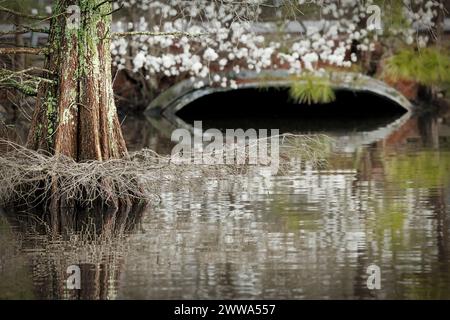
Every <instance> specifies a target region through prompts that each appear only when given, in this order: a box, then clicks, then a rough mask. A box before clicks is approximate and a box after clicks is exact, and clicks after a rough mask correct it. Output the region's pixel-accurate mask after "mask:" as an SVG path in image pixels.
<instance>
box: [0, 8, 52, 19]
mask: <svg viewBox="0 0 450 320" xmlns="http://www.w3.org/2000/svg"><path fill="white" fill-rule="evenodd" d="M0 12H5V13H9V14H12V15H14V16H17V17H22V18H26V19H34V20H46V19H48V18H49V17H47V16H38V15H34V14H27V13H23V12H18V11H14V10H12V9H8V8H5V7H3V6H0Z"/></svg>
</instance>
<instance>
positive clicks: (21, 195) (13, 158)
mask: <svg viewBox="0 0 450 320" xmlns="http://www.w3.org/2000/svg"><path fill="white" fill-rule="evenodd" d="M269 139H270V138H267V139H266V142H267V143H268V144H269V146H268V150H270V141H269ZM279 139H280V156H279V171H278V172H279V173H280V172H283V171H285V170H287V169H288V168H289V167H291V166H293V165H295V166H298V165H301V164H302V163H304V162H310V163H312V164H313V165H318V164H320V163H321V162H322V161H324V158H325V156H326V154H327V152H329V149H330V148H329V145H330V139H329V138H327V137H325V136H313V137H311V136H298V135H283V136H280V137H279ZM263 142H264V141H263V140H257V141H256V142H252V143H263ZM1 144H3V145H6V149H7V150H8V151H7V152H6V153H4V154H2V155H0V205H7V204H10V203H21V204H26V205H27V206H37V205H38V204H41V203H43V202H46V201H49V200H54V199H55V198H56V199H62V200H63V201H62V202H63V203H65V204H67V203H70V201H74V203H77V204H78V205H81V206H86V205H91V204H93V203H98V202H101V203H106V204H112V205H113V206H114V205H116V204H117V200H118V199H131V200H133V199H135V200H143V201H145V202H147V203H158V202H159V195H160V194H161V192H163V191H164V190H167V188H170V189H171V190H173V189H181V188H189V187H194V186H195V185H198V183H199V182H200V181H202V180H206V179H211V178H214V179H226V178H229V177H230V176H234V177H235V176H237V175H244V174H248V173H249V171H253V172H255V170H258V169H260V168H261V167H260V166H258V165H251V164H248V162H245V161H242V160H245V159H248V157H249V145H248V143H247V146H246V148H240V149H237V147H236V146H235V147H234V148H235V150H236V151H237V153H236V158H241V162H238V163H244V164H196V163H194V162H193V161H191V162H189V161H188V162H180V161H174V158H173V157H170V156H161V155H159V154H157V153H155V152H154V151H152V150H149V149H144V150H142V151H139V152H136V153H134V154H131V155H130V157H129V158H126V159H125V158H124V159H114V160H107V161H86V162H75V161H74V160H72V159H70V158H67V157H64V156H51V155H48V154H45V153H42V152H37V151H32V150H29V149H26V148H25V147H22V146H20V145H17V144H15V143H12V142H9V141H5V140H0V145H1ZM0 150H1V148H0ZM222 151H223V152H227V151H229V150H225V149H224V150H222ZM216 152H217V151H216ZM197 156H198V154H197ZM192 157H194V155H192ZM265 168H266V169H267V167H265ZM266 172H267V170H266ZM67 200H70V201H69V202H68V201H67Z"/></svg>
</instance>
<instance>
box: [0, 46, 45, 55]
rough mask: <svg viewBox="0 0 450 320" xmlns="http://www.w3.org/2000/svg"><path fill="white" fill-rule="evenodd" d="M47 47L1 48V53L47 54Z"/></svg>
mask: <svg viewBox="0 0 450 320" xmlns="http://www.w3.org/2000/svg"><path fill="white" fill-rule="evenodd" d="M47 52H48V50H47V48H28V47H21V48H0V55H6V54H34V55H45V54H47Z"/></svg>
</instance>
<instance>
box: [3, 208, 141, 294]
mask: <svg viewBox="0 0 450 320" xmlns="http://www.w3.org/2000/svg"><path fill="white" fill-rule="evenodd" d="M145 209H146V206H145V205H142V204H138V205H135V206H133V207H130V208H128V209H123V210H117V209H116V210H108V211H105V212H102V211H99V210H86V211H83V212H75V211H73V210H69V209H68V210H67V212H68V214H67V215H63V216H61V217H60V219H59V221H54V219H55V217H54V216H52V215H51V214H36V213H29V212H27V213H25V212H17V211H9V210H5V212H4V216H5V217H6V219H7V221H8V223H9V224H10V230H12V232H10V234H9V235H10V237H11V238H13V239H14V241H11V240H12V239H9V240H10V241H11V242H13V243H15V244H16V245H17V246H18V247H17V250H16V251H15V252H14V253H12V254H11V256H10V257H9V259H12V260H14V259H17V260H18V261H21V262H22V263H24V262H25V263H26V265H27V269H29V270H28V272H29V273H28V272H25V276H27V275H28V277H29V278H30V279H29V280H30V282H32V286H31V285H30V283H28V290H29V291H30V292H27V296H28V297H30V298H33V299H83V300H85V299H89V300H91V299H114V298H115V297H116V295H117V285H118V283H119V278H120V275H121V271H122V268H123V263H124V259H125V256H126V254H127V251H128V249H129V244H128V236H129V234H130V233H131V232H133V231H134V230H135V229H136V228H137V227H138V226H139V222H140V219H141V215H142V213H143V212H144V211H145ZM2 219H3V220H5V218H4V217H2ZM3 223H5V221H3ZM20 253H23V254H22V255H21V256H20ZM18 255H19V256H18ZM4 258H7V257H4ZM24 260H25V261H24ZM71 265H77V266H79V268H80V270H81V274H80V276H81V286H80V289H79V290H76V289H68V288H67V281H66V280H67V278H68V277H69V275H70V274H68V273H67V268H68V267H69V266H71ZM27 273H28V274H27ZM25 283H26V281H25ZM9 289H11V288H9ZM14 296H15V295H14V294H13V295H12V297H14Z"/></svg>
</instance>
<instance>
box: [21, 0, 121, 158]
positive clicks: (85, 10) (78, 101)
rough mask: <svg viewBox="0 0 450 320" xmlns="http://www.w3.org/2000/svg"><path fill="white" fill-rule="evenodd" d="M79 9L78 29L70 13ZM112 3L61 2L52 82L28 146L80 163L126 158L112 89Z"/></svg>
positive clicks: (52, 40)
mask: <svg viewBox="0 0 450 320" xmlns="http://www.w3.org/2000/svg"><path fill="white" fill-rule="evenodd" d="M73 5H76V6H78V7H79V8H80V13H81V15H80V20H79V25H78V27H74V23H75V24H76V22H77V21H76V20H74V19H73V17H74V16H73V15H72V14H71V13H70V12H69V13H68V12H67V9H68V8H69V6H73ZM111 11H112V6H111V2H105V1H104V0H58V1H56V4H55V7H54V11H53V12H54V14H55V16H54V18H52V21H51V27H50V35H49V51H48V56H47V61H46V69H47V70H49V74H48V75H47V76H48V77H53V78H54V79H55V80H56V85H52V84H48V83H43V84H42V86H41V87H40V88H39V92H38V99H37V100H38V104H37V106H36V109H35V112H34V115H33V120H32V125H31V130H30V133H29V136H28V143H27V144H28V147H29V148H31V149H34V150H39V149H42V150H45V151H48V152H49V153H51V154H55V155H65V156H68V157H71V158H73V159H75V160H77V161H85V160H100V161H103V160H108V159H111V158H121V157H124V156H126V155H127V149H126V145H125V141H124V139H123V136H122V131H121V128H120V123H119V120H118V117H117V111H116V105H115V101H114V94H113V90H112V76H111V55H110V51H109V48H110V37H111V36H110V26H111V15H110V13H111Z"/></svg>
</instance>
